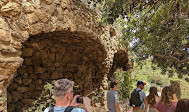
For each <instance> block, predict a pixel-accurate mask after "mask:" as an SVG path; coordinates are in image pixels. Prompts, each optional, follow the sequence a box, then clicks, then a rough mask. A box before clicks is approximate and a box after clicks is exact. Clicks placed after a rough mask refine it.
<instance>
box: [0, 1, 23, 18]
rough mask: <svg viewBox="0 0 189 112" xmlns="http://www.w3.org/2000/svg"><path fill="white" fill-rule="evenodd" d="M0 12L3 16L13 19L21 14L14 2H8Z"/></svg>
mask: <svg viewBox="0 0 189 112" xmlns="http://www.w3.org/2000/svg"><path fill="white" fill-rule="evenodd" d="M1 12H3V14H4V15H5V16H8V17H15V16H18V15H19V14H20V13H21V7H20V5H19V4H17V3H15V2H9V3H7V4H6V5H5V6H3V7H2V8H1Z"/></svg>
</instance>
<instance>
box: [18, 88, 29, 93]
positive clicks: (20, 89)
mask: <svg viewBox="0 0 189 112" xmlns="http://www.w3.org/2000/svg"><path fill="white" fill-rule="evenodd" d="M17 91H18V92H19V93H24V92H27V91H28V87H18V88H17Z"/></svg>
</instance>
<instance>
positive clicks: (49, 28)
mask: <svg viewBox="0 0 189 112" xmlns="http://www.w3.org/2000/svg"><path fill="white" fill-rule="evenodd" d="M50 32H54V33H50ZM119 34H120V33H119V32H118V30H117V28H116V27H115V26H114V25H107V26H106V27H101V26H99V23H98V15H97V14H95V13H93V12H92V11H89V10H88V9H87V8H86V6H84V5H83V4H81V5H78V0H1V1H0V112H7V95H8V98H9V100H8V103H9V104H10V105H11V104H12V103H13V102H14V103H15V104H16V101H19V102H21V103H23V102H26V101H27V102H30V101H31V100H29V101H28V100H24V99H22V98H21V99H20V98H19V95H18V97H11V96H12V95H11V94H14V93H12V92H13V90H17V91H14V92H15V94H18V93H21V94H22V95H24V96H25V97H28V96H29V95H26V93H27V94H29V92H26V91H29V90H30V91H31V90H32V89H31V88H33V89H34V90H37V89H39V88H40V87H39V88H38V86H37V87H34V86H36V85H35V84H36V83H38V84H39V85H40V84H41V83H45V82H46V81H48V78H49V79H51V80H53V79H57V78H59V77H60V78H61V77H70V79H73V80H74V81H75V82H77V79H75V77H79V78H81V79H80V80H82V79H83V78H86V77H87V78H89V79H90V81H89V82H87V83H90V84H92V85H91V87H90V86H89V87H88V88H90V89H93V88H95V87H99V84H98V83H95V82H94V83H95V84H93V81H95V80H98V82H102V77H106V74H107V73H108V71H109V69H110V68H111V65H112V64H113V58H114V54H115V53H116V52H118V51H119V50H120V48H121V44H120V43H119V37H120V35H119ZM29 37H30V38H29ZM62 37H64V39H65V40H64V39H61V38H62ZM28 38H29V39H28ZM42 40H43V41H42ZM81 42H82V43H81ZM47 43H48V45H46V44H47ZM60 43H65V44H60ZM23 45H24V47H23ZM62 45H65V46H62ZM68 45H69V46H68ZM82 45H83V46H82ZM84 45H85V46H84ZM44 46H46V47H47V48H46V47H44ZM72 46H73V47H72ZM43 47H44V48H43ZM60 47H61V48H60ZM81 49H82V50H83V52H85V53H83V54H81V53H80V54H81V55H80V54H79V52H80V51H82V50H81ZM56 50H61V51H56ZM71 51H73V52H71ZM89 51H90V52H89ZM124 51H125V52H126V49H125V50H124ZM22 52H23V53H22ZM46 52H48V53H47V54H45V53H46ZM41 53H44V54H43V55H42V54H41ZM56 53H60V54H61V55H60V58H61V57H64V59H63V60H64V62H62V61H61V59H59V60H60V61H59V63H56V61H57V60H56V59H57V58H58V54H57V56H56ZM126 53H127V52H126ZM73 54H74V55H73ZM41 56H43V57H42V58H43V59H42V60H41ZM45 56H46V58H47V59H46V60H45ZM72 56H76V57H74V59H73V60H72V59H70V57H72ZM78 56H80V58H78ZM91 58H92V60H90V59H91ZM80 59H83V60H85V61H86V60H87V62H86V63H84V62H82V61H80ZM68 60H69V61H70V62H68V63H66V62H65V61H68ZM23 61H24V63H23ZM41 61H42V62H41ZM71 61H73V62H71ZM39 62H40V63H39ZM75 62H76V63H75ZM22 63H23V65H22ZM65 63H66V64H65ZM78 63H79V64H78ZM60 64H63V67H66V68H64V69H63V68H62V67H61V65H60ZM82 64H84V65H83V66H81V65H82ZM39 65H40V66H39ZM43 66H44V67H43ZM125 66H127V64H126V65H125ZM100 67H102V68H100ZM18 68H19V69H18ZM47 68H48V69H47ZM83 69H87V70H86V71H84V73H89V74H85V75H87V76H86V77H85V76H81V74H82V72H81V71H82V70H83ZM96 69H98V70H102V71H98V70H97V72H96V71H95V70H96ZM17 70H18V71H17ZM76 70H77V71H76ZM93 70H94V71H93ZM104 70H106V73H105V71H104ZM73 73H74V74H75V73H76V74H75V75H73ZM90 73H92V74H91V75H90ZM93 73H94V74H93ZM15 74H16V75H15ZM31 74H32V75H31ZM71 74H72V75H71ZM79 74H80V75H79ZM41 75H44V76H45V77H47V78H44V77H43V76H41ZM82 75H83V74H82ZM96 75H97V76H98V78H97V79H96ZM36 76H37V78H38V79H39V80H36V79H35V78H36ZM93 76H94V77H93ZM14 77H15V80H14V79H13V78H14ZM11 83H12V84H11ZM85 83H86V82H85ZM10 84H11V85H10ZM100 84H101V83H100ZM9 85H10V87H9V89H8V91H9V92H8V94H7V87H8V86H9ZM32 86H33V87H32ZM10 88H11V89H10ZM83 88H85V86H84V87H83ZM12 89H13V90H12ZM23 93H24V94H23ZM86 93H87V92H85V91H83V94H86ZM24 96H23V97H24ZM27 99H28V98H27ZM29 99H30V98H29ZM21 103H18V104H17V105H19V104H20V105H21Z"/></svg>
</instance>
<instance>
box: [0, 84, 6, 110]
mask: <svg viewBox="0 0 189 112" xmlns="http://www.w3.org/2000/svg"><path fill="white" fill-rule="evenodd" d="M0 86H2V85H0ZM0 112H7V88H6V87H1V88H0Z"/></svg>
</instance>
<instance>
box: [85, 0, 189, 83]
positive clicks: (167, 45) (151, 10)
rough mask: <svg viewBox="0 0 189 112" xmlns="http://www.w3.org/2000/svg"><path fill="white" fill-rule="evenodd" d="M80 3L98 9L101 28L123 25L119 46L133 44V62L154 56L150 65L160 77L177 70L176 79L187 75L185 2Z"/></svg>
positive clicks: (102, 0)
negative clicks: (103, 25) (107, 25)
mask: <svg viewBox="0 0 189 112" xmlns="http://www.w3.org/2000/svg"><path fill="white" fill-rule="evenodd" d="M82 1H85V2H86V3H88V4H89V5H91V4H92V6H93V7H94V8H96V7H98V8H96V9H98V11H100V12H99V14H101V16H102V18H101V21H100V22H101V23H100V24H101V25H102V24H103V23H105V24H107V23H114V22H115V21H119V22H120V23H121V24H122V25H123V26H122V33H123V38H122V43H123V44H125V45H127V46H128V44H129V43H128V42H130V43H132V46H131V49H129V50H131V51H134V53H135V55H136V56H137V58H134V59H133V60H134V61H135V62H140V60H145V59H147V58H149V57H153V61H152V62H153V63H156V64H157V65H158V66H159V67H161V68H162V69H163V70H162V73H163V74H165V73H167V72H169V74H170V75H171V74H172V73H173V72H174V70H176V72H177V73H178V76H179V78H182V77H183V76H184V75H188V73H189V61H188V60H189V59H188V57H189V22H188V21H189V18H188V10H189V7H188V5H189V2H188V0H82ZM95 4H96V5H95ZM97 4H98V5H97ZM172 67H173V68H174V69H169V68H172ZM186 80H188V79H186Z"/></svg>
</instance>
